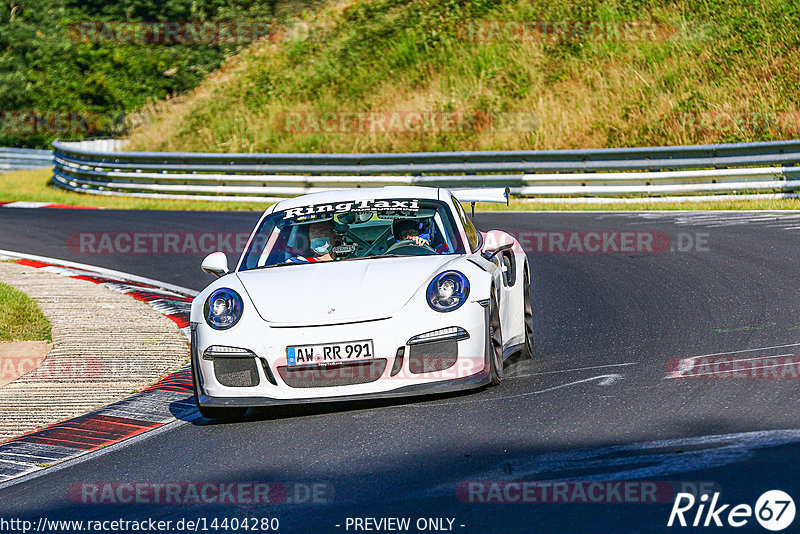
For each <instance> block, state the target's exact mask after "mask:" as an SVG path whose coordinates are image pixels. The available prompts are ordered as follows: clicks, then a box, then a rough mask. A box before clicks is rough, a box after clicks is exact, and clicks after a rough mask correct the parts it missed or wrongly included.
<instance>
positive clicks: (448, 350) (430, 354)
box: [408, 340, 458, 375]
mask: <svg viewBox="0 0 800 534" xmlns="http://www.w3.org/2000/svg"><path fill="white" fill-rule="evenodd" d="M457 359H458V341H455V340H446V341H434V342H433V343H421V344H419V345H411V346H410V347H408V370H409V371H411V372H412V373H414V374H417V375H418V374H422V373H430V372H433V371H442V370H444V369H447V368H449V367H452V366H453V365H455V363H456V360H457Z"/></svg>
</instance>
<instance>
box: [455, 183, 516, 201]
mask: <svg viewBox="0 0 800 534" xmlns="http://www.w3.org/2000/svg"><path fill="white" fill-rule="evenodd" d="M450 192H451V193H453V196H454V197H456V200H458V201H459V202H471V203H473V204H474V203H475V202H498V203H501V204H506V205H508V197H509V189H508V187H484V188H482V189H451V190H450Z"/></svg>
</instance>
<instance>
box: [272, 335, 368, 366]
mask: <svg viewBox="0 0 800 534" xmlns="http://www.w3.org/2000/svg"><path fill="white" fill-rule="evenodd" d="M374 355H375V350H374V349H373V347H372V340H371V339H364V340H361V341H346V342H344V343H322V344H319V345H296V346H293V347H286V362H287V363H286V365H287V366H289V367H297V366H300V365H311V364H337V363H345V362H352V361H358V360H371V359H372V358H373V357H374Z"/></svg>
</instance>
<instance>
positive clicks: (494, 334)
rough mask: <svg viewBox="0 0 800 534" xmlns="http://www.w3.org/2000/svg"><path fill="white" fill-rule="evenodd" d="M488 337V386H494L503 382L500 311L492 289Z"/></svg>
mask: <svg viewBox="0 0 800 534" xmlns="http://www.w3.org/2000/svg"><path fill="white" fill-rule="evenodd" d="M488 334H489V335H488V336H486V337H487V343H486V345H487V346H486V351H487V352H488V354H489V376H490V377H491V379H490V382H489V385H492V386H496V385H498V384H499V383H500V382H501V381H502V380H503V334H502V331H501V328H500V309H499V308H498V306H497V297H495V294H494V289H492V296H491V298H490V299H489V333H488Z"/></svg>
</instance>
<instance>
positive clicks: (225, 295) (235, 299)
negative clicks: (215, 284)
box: [203, 287, 242, 330]
mask: <svg viewBox="0 0 800 534" xmlns="http://www.w3.org/2000/svg"><path fill="white" fill-rule="evenodd" d="M203 316H204V317H205V318H206V323H208V326H210V327H211V328H213V329H214V330H227V329H228V328H230V327H232V326H233V325H235V324H236V323H238V322H239V319H240V318H241V317H242V297H240V296H239V293H237V292H236V291H234V290H233V289H228V288H225V287H223V288H222V289H217V290H216V291H214V292H213V293H211V295H209V297H208V298H207V299H206V303H205V306H203Z"/></svg>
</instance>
